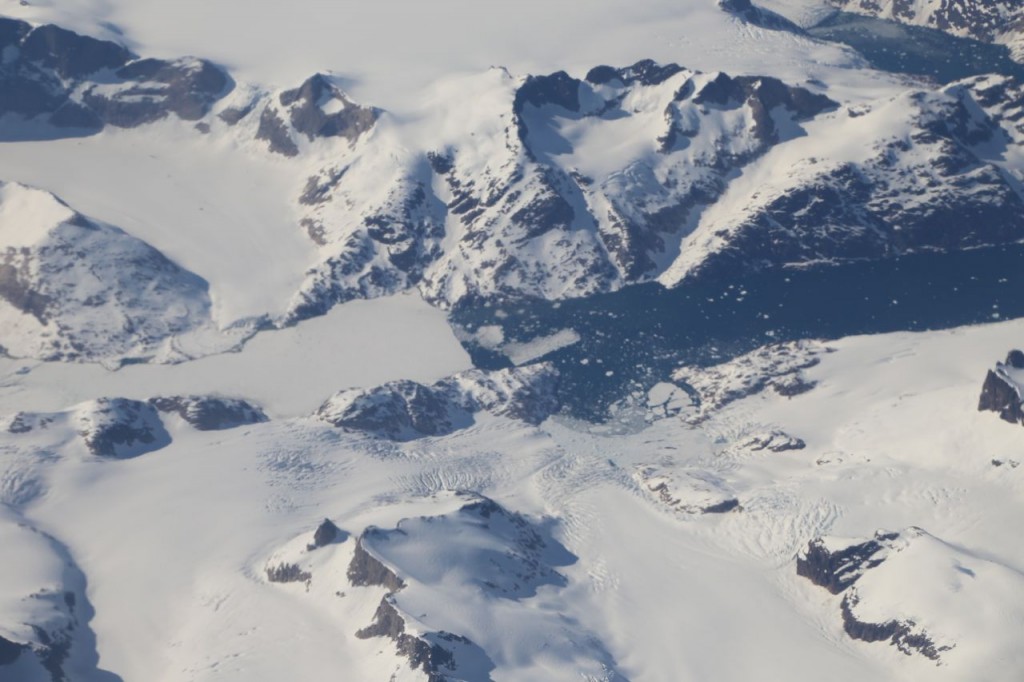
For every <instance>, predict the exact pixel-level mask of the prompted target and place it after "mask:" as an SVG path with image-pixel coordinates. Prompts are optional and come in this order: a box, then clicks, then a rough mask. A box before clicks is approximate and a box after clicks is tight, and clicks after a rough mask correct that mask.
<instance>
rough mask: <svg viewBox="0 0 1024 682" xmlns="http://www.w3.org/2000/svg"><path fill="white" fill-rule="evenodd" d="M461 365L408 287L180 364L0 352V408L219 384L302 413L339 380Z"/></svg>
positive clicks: (182, 391) (445, 331) (444, 370)
mask: <svg viewBox="0 0 1024 682" xmlns="http://www.w3.org/2000/svg"><path fill="white" fill-rule="evenodd" d="M470 366H471V364H470V361H469V357H468V356H467V355H466V352H465V351H464V350H463V349H462V347H461V346H460V345H459V343H458V341H457V340H456V339H455V336H454V334H453V333H452V331H451V329H450V327H449V326H448V324H447V323H446V321H445V317H444V314H443V313H441V312H440V311H438V310H436V309H434V308H431V307H430V306H428V305H427V304H426V303H424V302H423V301H422V300H421V299H420V298H419V297H418V296H416V295H414V294H410V295H401V296H395V297H391V298H386V299H376V300H373V301H352V302H350V303H346V304H344V305H342V306H338V307H337V308H335V309H334V310H332V311H331V312H330V313H328V314H327V315H325V316H324V317H320V318H317V319H314V320H309V321H307V322H304V323H303V324H301V325H299V326H296V327H290V328H287V329H281V330H275V331H268V332H265V333H262V334H259V335H257V336H256V337H255V338H253V339H252V340H251V341H249V342H248V343H247V344H246V345H245V346H244V347H243V348H242V349H241V350H240V351H238V352H228V353H221V354H216V355H210V356H208V357H203V358H201V359H199V360H194V361H191V362H186V363H181V364H173V365H167V364H139V365H128V366H125V367H122V368H121V369H119V370H117V371H113V372H112V371H109V370H107V369H104V368H103V367H101V366H100V365H86V364H70V363H61V362H38V361H30V360H12V359H6V358H0V412H13V411H18V410H26V411H32V412H52V411H56V410H59V409H61V408H63V407H66V406H68V405H72V404H75V403H79V402H81V401H83V400H87V399H89V398H92V397H98V396H119V397H127V398H134V399H145V398H149V397H153V396H157V395H189V394H197V393H198V394H207V393H215V394H225V395H237V396H242V397H246V398H250V399H252V400H253V401H255V402H256V403H258V404H260V405H261V406H263V407H264V408H265V409H266V410H267V411H268V413H270V414H271V415H272V416H288V417H295V416H299V415H303V414H309V413H311V412H312V411H313V410H314V409H315V408H316V407H317V406H318V405H319V404H320V403H321V402H322V401H323V400H324V398H325V397H326V396H328V395H330V394H331V393H333V392H334V391H336V390H338V388H339V387H349V386H373V385H377V384H380V383H384V382H386V381H393V380H396V379H412V380H415V381H421V382H425V383H429V382H431V381H435V380H437V379H439V378H441V377H443V376H447V375H449V374H452V373H454V372H457V371H459V370H464V369H468V368H469V367H470Z"/></svg>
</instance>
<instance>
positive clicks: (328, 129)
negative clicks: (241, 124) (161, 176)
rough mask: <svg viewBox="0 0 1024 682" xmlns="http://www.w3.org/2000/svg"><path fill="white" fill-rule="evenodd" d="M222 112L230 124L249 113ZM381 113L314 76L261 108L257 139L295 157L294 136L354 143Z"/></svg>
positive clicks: (273, 150) (297, 151) (278, 151)
mask: <svg viewBox="0 0 1024 682" xmlns="http://www.w3.org/2000/svg"><path fill="white" fill-rule="evenodd" d="M225 113H226V114H227V116H228V118H226V119H225V121H226V122H227V123H229V124H232V125H233V124H234V123H236V122H237V121H239V120H241V119H242V118H243V117H244V116H246V115H247V114H248V113H249V110H237V111H232V112H231V113H227V112H225ZM380 113H381V112H380V111H379V110H378V109H375V108H373V107H364V106H360V105H358V104H356V103H355V102H353V101H352V100H350V99H349V98H348V96H346V95H345V93H344V92H342V91H341V90H340V89H339V88H338V87H336V86H335V85H334V84H333V83H331V82H330V80H329V79H328V78H327V77H326V76H324V75H322V74H316V75H314V76H312V77H310V78H308V79H307V80H306V81H305V82H304V83H303V84H302V85H300V86H299V87H297V88H294V89H292V90H286V91H284V92H282V93H281V94H280V96H279V97H278V101H277V102H276V103H270V104H268V105H267V106H266V108H264V109H263V113H262V114H261V115H260V124H259V129H258V130H257V132H256V139H258V140H265V141H267V142H268V143H269V144H270V151H272V152H276V153H278V154H283V155H284V156H297V155H298V153H299V146H298V144H297V143H296V138H295V137H293V135H299V136H302V137H305V138H306V139H308V140H309V141H313V140H315V139H318V138H329V137H341V138H344V139H346V140H348V141H349V142H355V141H356V140H358V139H359V138H360V137H361V136H363V135H364V134H365V133H367V132H369V131H370V130H371V129H372V128H373V126H374V124H376V122H377V119H378V118H380ZM222 118H223V115H222ZM335 182H336V181H335Z"/></svg>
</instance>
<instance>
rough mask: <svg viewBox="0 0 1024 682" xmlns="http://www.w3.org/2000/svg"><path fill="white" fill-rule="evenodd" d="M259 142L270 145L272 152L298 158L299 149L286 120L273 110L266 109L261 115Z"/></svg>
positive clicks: (257, 136) (257, 134)
mask: <svg viewBox="0 0 1024 682" xmlns="http://www.w3.org/2000/svg"><path fill="white" fill-rule="evenodd" d="M256 139H257V140H265V141H267V142H269V143H270V151H272V152H277V153H278V154H283V155H284V156H298V155H299V147H298V145H296V144H295V140H293V139H292V136H291V133H290V132H289V130H288V128H287V126H285V124H284V120H282V119H281V117H280V116H279V115H278V114H277V112H276V111H274V110H273V109H271V108H269V107H268V108H266V109H264V110H263V113H262V114H261V115H260V127H259V129H258V130H257V131H256Z"/></svg>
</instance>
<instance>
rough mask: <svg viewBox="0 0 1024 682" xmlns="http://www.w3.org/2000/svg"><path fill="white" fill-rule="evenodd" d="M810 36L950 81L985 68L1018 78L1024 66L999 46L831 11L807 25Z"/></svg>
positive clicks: (895, 67)
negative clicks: (816, 22) (816, 21)
mask: <svg viewBox="0 0 1024 682" xmlns="http://www.w3.org/2000/svg"><path fill="white" fill-rule="evenodd" d="M807 32H808V34H809V35H811V36H812V37H814V38H819V39H821V40H827V41H830V42H838V43H845V44H846V45H849V46H850V47H852V48H853V49H855V50H857V51H858V52H860V53H861V54H862V55H863V56H864V58H865V59H866V60H867V61H868V64H870V66H871V68H873V69H878V70H879V71H889V72H892V73H903V74H907V75H912V76H925V77H928V78H933V79H935V80H936V81H938V82H939V83H943V84H945V83H950V82H952V81H955V80H959V79H961V78H967V77H969V76H977V75H981V74H986V73H1000V74H1003V75H1006V76H1014V77H1016V78H1022V77H1024V65H1021V64H1018V63H1017V62H1015V61H1013V59H1011V58H1010V50H1009V49H1008V48H1007V47H1006V46H1005V45H993V44H991V43H983V42H980V41H977V40H972V39H970V38H961V37H958V36H954V35H950V34H948V33H944V32H942V31H938V30H935V29H931V28H924V27H921V26H905V25H903V24H898V23H896V22H894V21H888V20H885V19H876V18H874V17H866V16H862V15H859V14H850V13H847V12H836V13H834V14H832V15H830V16H829V17H827V18H826V19H825V20H824V21H822V22H821V23H819V24H817V25H816V26H814V27H812V28H810V29H808V31H807Z"/></svg>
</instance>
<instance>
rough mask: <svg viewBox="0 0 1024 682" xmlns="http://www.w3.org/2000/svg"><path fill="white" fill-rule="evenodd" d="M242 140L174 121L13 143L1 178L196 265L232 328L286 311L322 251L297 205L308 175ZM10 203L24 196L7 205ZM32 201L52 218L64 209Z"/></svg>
mask: <svg viewBox="0 0 1024 682" xmlns="http://www.w3.org/2000/svg"><path fill="white" fill-rule="evenodd" d="M239 146H241V145H240V143H237V142H235V141H234V139H232V138H231V137H230V136H223V135H222V136H217V137H216V138H215V137H214V136H204V135H200V134H199V133H198V132H197V131H195V130H194V129H192V126H191V125H190V124H187V123H185V122H182V121H176V120H175V121H170V120H168V121H164V122H160V123H156V124H152V125H148V126H144V127H142V128H138V129H134V130H117V129H107V130H106V131H104V132H103V133H100V134H98V135H94V136H91V137H86V138H73V139H65V140H54V141H31V142H6V143H4V145H3V154H0V179H3V180H9V181H15V182H20V183H25V184H28V185H32V186H34V187H37V188H40V189H43V190H46V191H48V192H52V193H53V194H56V195H57V196H59V197H61V199H63V200H64V201H66V202H67V203H68V204H69V205H70V206H73V207H74V209H75V210H77V211H79V212H81V213H82V214H84V215H86V216H88V217H89V218H92V219H95V220H100V221H103V222H106V223H109V224H111V225H116V226H117V227H119V228H121V229H123V230H125V231H127V232H128V233H129V234H131V235H132V236H134V237H137V238H139V239H142V240H143V241H145V242H147V243H149V244H150V245H151V246H153V247H154V248H156V249H157V250H158V251H160V252H162V253H163V254H164V255H165V256H167V257H168V258H170V259H171V260H173V261H175V262H176V263H177V264H178V265H180V266H182V267H184V268H185V269H186V270H190V271H191V272H194V273H196V274H197V275H199V276H200V277H202V278H203V279H205V280H206V281H207V282H209V283H210V293H211V297H212V301H213V315H214V319H215V321H216V322H218V323H219V324H220V326H222V327H226V326H228V325H230V324H231V323H233V322H236V321H238V320H240V319H243V318H247V317H252V316H260V315H265V314H269V315H271V316H273V315H275V314H280V313H281V312H283V311H284V309H285V308H286V306H287V304H288V301H289V299H290V297H291V295H292V294H293V292H294V291H296V290H297V289H298V287H299V284H300V282H301V281H302V278H303V272H304V271H305V269H306V268H307V267H308V266H310V265H311V264H312V263H313V262H314V260H315V258H316V250H315V245H314V244H313V243H312V242H311V241H310V240H309V238H308V237H307V236H306V234H305V233H304V232H303V231H302V228H301V227H300V226H299V224H298V221H299V215H298V209H297V204H296V198H297V197H298V194H299V191H300V189H301V186H302V184H303V183H304V182H305V179H306V176H307V175H308V174H307V173H305V172H303V171H302V170H300V169H299V168H297V167H296V165H295V164H289V163H288V162H287V161H285V160H281V159H280V158H272V157H268V156H267V155H266V154H264V153H257V152H256V150H255V148H254V147H255V145H254V144H253V143H248V144H246V145H244V146H241V148H239ZM15 208H19V209H20V208H22V207H20V206H16V205H12V206H10V207H9V208H7V209H3V210H4V215H8V214H7V211H8V210H10V211H11V212H12V214H13V211H14V209H15ZM23 208H26V209H27V208H29V207H28V206H25V207H23ZM31 208H32V210H33V211H36V212H37V213H36V214H37V215H39V216H40V218H43V217H46V218H47V219H48V220H52V218H53V212H54V211H57V210H58V209H57V208H56V207H54V208H52V210H51V211H50V212H47V213H39V211H41V210H42V208H41V206H40V205H39V204H38V203H37V204H35V205H34V206H32V207H31ZM28 215H29V216H31V215H34V214H32V213H30V214H28ZM4 222H5V223H6V219H4ZM4 233H5V231H4V230H3V228H2V227H0V235H3V234H4ZM25 238H27V236H26V237H25Z"/></svg>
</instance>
